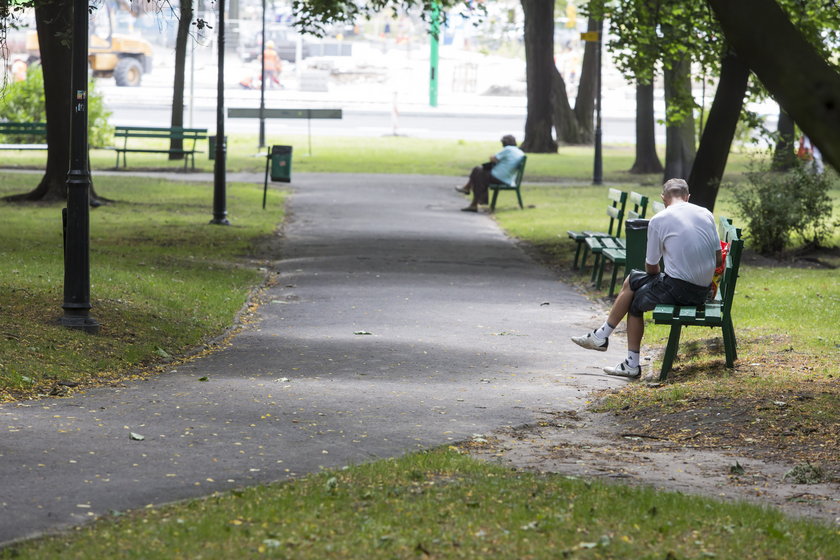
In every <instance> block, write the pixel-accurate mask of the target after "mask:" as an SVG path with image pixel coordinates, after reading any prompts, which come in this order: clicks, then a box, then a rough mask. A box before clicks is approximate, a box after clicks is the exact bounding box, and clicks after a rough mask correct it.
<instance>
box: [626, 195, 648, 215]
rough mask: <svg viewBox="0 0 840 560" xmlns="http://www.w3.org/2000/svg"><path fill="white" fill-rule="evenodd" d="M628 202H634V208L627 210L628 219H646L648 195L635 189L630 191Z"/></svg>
mask: <svg viewBox="0 0 840 560" xmlns="http://www.w3.org/2000/svg"><path fill="white" fill-rule="evenodd" d="M627 202H630V203H632V204H633V209H632V210H628V211H627V219H628V220H637V219H640V218H641V219H644V217H645V215H646V214H647V207H648V197H646V196H645V195H643V194H639V193H637V192H635V191H632V192H630V194H629V195H628V197H627Z"/></svg>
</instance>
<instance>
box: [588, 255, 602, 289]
mask: <svg viewBox="0 0 840 560" xmlns="http://www.w3.org/2000/svg"><path fill="white" fill-rule="evenodd" d="M592 254H593V255H595V260H594V261H593V262H592V278H590V279H589V281H590V282H595V279H596V278H597V277H598V267H599V266H600V265H601V253H595V252H593V253H592Z"/></svg>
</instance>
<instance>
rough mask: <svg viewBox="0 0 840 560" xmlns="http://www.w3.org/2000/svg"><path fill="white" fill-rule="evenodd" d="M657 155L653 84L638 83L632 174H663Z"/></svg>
mask: <svg viewBox="0 0 840 560" xmlns="http://www.w3.org/2000/svg"><path fill="white" fill-rule="evenodd" d="M663 171H664V169H663V168H662V162H660V161H659V155H658V154H657V153H656V121H655V119H654V117H653V83H650V84H642V83H636V161H634V162H633V167H631V168H630V173H638V174H642V173H662V172H663Z"/></svg>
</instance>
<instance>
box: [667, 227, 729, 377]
mask: <svg viewBox="0 0 840 560" xmlns="http://www.w3.org/2000/svg"><path fill="white" fill-rule="evenodd" d="M719 223H720V228H719V230H720V238H721V240H722V241H724V242H726V243H729V254H728V255H727V256H726V264H725V267H724V270H723V275H722V276H721V279H720V283H719V285H718V290H717V294H716V295H715V298H714V299H713V300H712V301H710V302H707V303H706V304H705V305H700V306H696V307H695V306H685V305H682V306H680V305H657V306H656V309H654V310H653V321H654V322H655V323H656V324H657V325H671V332H670V334H669V336H668V346H667V347H666V348H665V356H664V357H663V359H662V369H661V370H660V372H659V379H660V380H661V381H664V380H665V378H666V377H667V376H668V372H669V371H671V366H672V365H673V363H674V358H675V357H676V355H677V347H678V346H679V343H680V334H681V332H682V328H683V327H689V326H701V327H712V328H720V329H721V330H722V332H723V348H724V352H725V354H726V367H730V368H731V367H734V365H735V360H737V359H738V352H737V349H736V346H737V345H736V341H735V328H734V326H733V325H732V300H733V299H734V297H735V285H736V283H737V282H738V272H739V269H740V267H741V252H742V250H743V248H744V241H743V240H742V239H741V230H740V229H739V228H736V227H735V226H733V225H732V221H731V220H729V219H728V218H723V217H722V218H720V221H719Z"/></svg>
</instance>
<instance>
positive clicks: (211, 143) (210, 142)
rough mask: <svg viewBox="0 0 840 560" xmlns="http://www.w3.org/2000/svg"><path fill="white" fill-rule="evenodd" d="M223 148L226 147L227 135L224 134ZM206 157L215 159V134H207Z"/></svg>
mask: <svg viewBox="0 0 840 560" xmlns="http://www.w3.org/2000/svg"><path fill="white" fill-rule="evenodd" d="M225 148H227V136H225ZM207 151H208V154H207V157H208V159H216V136H215V135H213V136H208V137H207ZM225 154H226V155H227V150H226V151H225Z"/></svg>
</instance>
